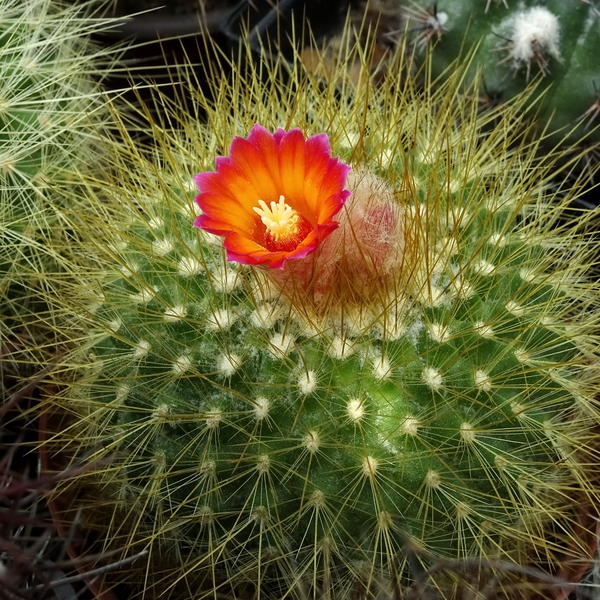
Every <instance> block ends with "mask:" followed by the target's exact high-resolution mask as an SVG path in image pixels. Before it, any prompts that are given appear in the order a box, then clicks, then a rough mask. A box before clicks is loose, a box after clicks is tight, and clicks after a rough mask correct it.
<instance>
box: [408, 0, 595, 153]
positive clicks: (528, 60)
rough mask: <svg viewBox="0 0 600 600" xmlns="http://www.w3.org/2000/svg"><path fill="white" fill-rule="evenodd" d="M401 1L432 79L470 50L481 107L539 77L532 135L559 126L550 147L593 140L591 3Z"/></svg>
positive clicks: (531, 107) (560, 0)
mask: <svg viewBox="0 0 600 600" xmlns="http://www.w3.org/2000/svg"><path fill="white" fill-rule="evenodd" d="M403 4H404V7H405V14H406V16H407V17H408V26H407V28H408V32H409V35H410V37H411V38H412V39H413V41H414V42H416V43H417V45H418V46H419V47H421V48H423V47H425V46H432V56H433V68H434V72H435V73H436V74H441V73H442V72H443V71H444V70H445V69H447V68H448V67H449V66H450V65H451V64H452V63H453V61H455V60H457V58H458V57H459V56H462V57H465V56H466V54H467V53H468V51H469V50H472V49H475V51H474V54H473V56H472V57H471V58H472V63H471V69H470V75H469V76H468V77H473V75H474V73H475V72H476V71H477V70H478V69H481V70H482V73H483V85H484V87H483V89H482V90H481V91H480V99H481V101H482V102H483V103H484V104H486V105H489V104H490V103H494V102H498V101H505V100H507V99H510V98H513V97H515V96H516V95H518V94H519V93H520V92H521V91H522V90H523V89H524V88H525V87H526V86H527V84H528V83H531V82H532V81H533V80H534V79H536V78H538V77H539V78H540V79H541V81H540V84H539V86H538V87H537V91H536V93H535V94H534V95H532V96H531V98H530V103H529V106H528V108H529V112H530V113H531V114H534V115H535V116H536V118H538V119H539V128H540V130H542V131H545V132H546V133H548V132H549V131H554V130H556V129H560V133H559V134H558V135H555V136H554V137H553V138H552V139H553V141H554V142H556V141H557V140H558V139H561V138H563V137H564V136H566V139H567V140H568V142H569V143H570V144H576V143H581V144H583V143H585V144H590V143H596V142H598V141H599V140H600V129H598V128H596V126H597V125H599V124H600V121H599V120H598V116H599V115H600V62H599V61H598V57H597V53H598V48H599V47H600V11H599V9H598V6H597V5H596V4H595V3H594V2H593V1H592V2H587V1H584V0H547V1H543V2H540V1H538V0H526V1H519V2H517V1H516V0H514V1H510V0H506V1H496V0H494V1H492V0H487V2H486V0H470V1H466V2H464V1H462V0H439V1H438V2H429V1H426V0H417V1H416V2H415V1H411V2H404V3H403ZM567 134H568V136H567Z"/></svg>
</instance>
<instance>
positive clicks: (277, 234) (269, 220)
mask: <svg viewBox="0 0 600 600" xmlns="http://www.w3.org/2000/svg"><path fill="white" fill-rule="evenodd" d="M258 204H259V206H260V208H259V206H255V207H253V208H252V210H253V211H254V212H255V213H256V214H257V215H258V216H259V217H260V220H261V221H262V222H263V224H264V225H265V227H266V228H267V233H268V234H270V235H271V237H272V238H273V240H274V241H275V242H283V241H286V240H288V239H289V238H291V237H294V236H296V234H297V233H298V231H299V221H300V215H299V214H298V213H297V212H296V211H295V210H294V209H293V208H292V207H291V206H289V205H288V204H286V202H285V198H284V197H283V196H279V202H271V206H270V207H269V206H267V203H266V202H265V201H264V200H259V201H258Z"/></svg>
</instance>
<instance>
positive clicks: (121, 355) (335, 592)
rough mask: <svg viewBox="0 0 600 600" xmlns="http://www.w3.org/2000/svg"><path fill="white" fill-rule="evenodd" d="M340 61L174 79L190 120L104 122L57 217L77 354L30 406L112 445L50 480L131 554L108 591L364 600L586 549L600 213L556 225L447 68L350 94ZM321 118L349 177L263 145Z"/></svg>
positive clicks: (65, 317) (61, 443)
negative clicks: (456, 570) (321, 71)
mask: <svg viewBox="0 0 600 600" xmlns="http://www.w3.org/2000/svg"><path fill="white" fill-rule="evenodd" d="M355 52H356V53H357V54H359V55H361V56H363V55H364V49H363V48H360V47H359V48H355ZM353 58H354V56H348V55H346V56H345V57H344V58H343V59H341V60H340V62H339V65H338V68H337V71H335V73H334V74H332V75H331V79H330V80H328V81H322V80H320V79H318V78H316V77H313V76H311V75H310V74H306V73H305V72H304V71H303V69H302V67H301V65H300V64H294V65H292V66H291V67H290V70H289V71H288V73H287V75H288V77H287V82H286V83H285V84H284V83H281V80H280V79H279V78H278V77H276V76H275V75H277V74H278V72H277V69H278V67H277V66H273V65H269V64H268V63H265V64H263V65H262V68H264V69H267V70H269V69H270V74H271V77H269V78H268V81H269V82H270V83H268V84H265V83H264V81H265V79H264V77H263V76H262V74H261V73H260V72H258V71H255V70H254V69H253V67H252V65H244V66H243V68H239V66H238V68H237V69H234V72H233V76H232V80H231V81H229V82H227V83H225V82H223V81H220V82H219V83H218V84H217V85H216V86H215V89H214V90H213V94H214V97H213V99H212V100H208V99H207V98H206V97H205V96H203V95H202V94H201V93H197V96H196V100H197V103H198V106H199V107H200V109H201V110H202V111H205V114H206V120H205V121H200V120H196V119H193V118H189V117H187V116H185V115H184V114H182V113H180V112H179V111H178V109H177V107H174V106H173V105H172V104H171V103H170V102H169V101H168V100H167V99H164V100H163V105H162V107H163V110H164V111H165V112H166V119H165V122H167V121H169V120H171V121H172V122H175V121H178V122H179V127H178V129H177V130H170V129H169V128H167V127H165V125H164V123H156V124H154V125H153V126H152V127H151V130H150V131H148V132H147V133H148V134H150V136H152V138H153V141H154V144H155V145H154V146H153V147H151V148H149V149H145V150H144V149H140V148H139V146H138V144H137V143H136V142H135V141H134V140H133V139H131V138H129V137H127V135H126V134H124V138H123V139H120V140H119V141H118V142H111V141H110V140H107V155H108V156H109V158H110V160H111V161H112V164H111V168H110V170H107V172H106V174H104V175H103V176H102V177H100V178H99V179H98V180H96V181H94V180H88V181H87V182H86V184H87V189H88V191H87V192H86V193H85V194H84V199H85V202H83V203H82V202H78V204H77V209H76V210H73V212H72V214H70V215H65V218H68V220H69V222H70V224H71V227H72V229H73V231H74V232H76V235H73V236H71V237H70V238H69V239H68V243H66V242H65V244H64V248H63V251H64V252H65V254H67V255H68V256H70V257H71V259H72V260H70V261H69V264H75V263H77V262H79V264H80V267H79V268H71V271H70V273H68V274H67V275H65V276H64V277H62V278H60V279H58V278H57V279H56V280H55V281H52V280H50V279H48V280H47V282H46V284H47V287H48V290H49V294H48V301H49V302H51V304H52V306H53V307H54V310H55V313H54V314H53V320H52V323H50V322H49V323H48V325H49V326H51V325H52V324H53V323H57V324H58V326H59V328H60V330H61V332H63V334H65V333H69V337H70V339H71V347H72V351H71V352H70V353H69V355H68V356H67V357H66V358H64V359H63V360H61V362H60V365H59V367H58V368H57V375H56V378H55V381H56V382H57V383H59V384H60V386H59V387H58V388H57V391H56V393H55V394H54V395H53V396H52V397H51V398H48V400H47V408H48V410H49V411H50V412H52V413H54V414H55V415H56V416H60V415H63V416H64V419H65V420H64V422H63V425H62V426H61V427H60V428H58V429H57V431H56V433H55V436H54V439H55V440H56V442H57V444H58V447H59V448H60V451H61V452H70V453H72V455H73V456H74V457H80V456H81V455H82V454H86V456H88V457H89V458H90V459H98V458H103V459H109V458H110V460H109V461H108V462H104V463H103V464H104V467H103V468H101V469H100V470H99V471H98V472H97V473H95V475H94V478H93V480H92V478H90V477H82V478H79V479H78V480H77V481H75V482H71V483H70V485H69V488H68V489H69V490H70V491H69V493H73V490H77V489H79V490H81V494H82V495H81V502H82V505H83V506H84V507H85V509H86V510H85V511H84V512H85V514H86V516H87V520H88V526H89V528H90V529H92V530H95V531H96V536H100V540H104V541H103V544H109V541H110V543H111V544H112V543H115V544H121V545H122V544H126V545H128V547H129V548H130V549H131V551H132V552H133V551H134V550H135V549H138V548H148V549H149V550H150V552H149V555H148V556H149V558H148V562H147V563H144V562H143V561H138V562H137V563H136V566H137V569H138V570H137V571H135V570H133V571H131V572H129V573H126V572H125V573H122V576H123V578H124V580H125V581H127V582H128V584H129V585H130V588H129V590H128V594H129V597H142V596H143V597H146V598H148V597H155V596H156V597H158V596H160V597H168V596H170V597H173V598H181V597H182V596H185V597H186V598H200V597H214V595H215V594H216V593H219V594H220V593H224V594H233V595H238V596H239V595H244V594H258V595H260V596H261V597H272V598H280V597H284V596H285V597H298V598H300V597H313V598H317V597H332V598H348V597H350V596H353V597H354V596H356V595H357V594H358V595H359V596H364V597H368V596H371V595H374V594H377V595H379V594H380V593H381V590H383V591H384V592H386V593H390V594H391V593H392V590H394V589H398V588H404V587H405V586H406V585H408V584H409V583H410V581H411V577H412V576H414V575H415V573H414V572H412V573H411V570H410V568H409V566H412V567H414V561H411V560H409V559H410V558H411V557H413V558H414V557H415V556H417V557H419V558H420V560H421V561H422V562H423V564H425V565H427V564H431V561H435V560H436V557H440V556H441V557H445V558H450V559H460V558H465V557H473V556H474V557H478V558H481V559H482V560H485V559H488V558H495V559H501V560H504V561H507V562H511V563H514V562H522V563H525V564H531V563H533V562H536V563H541V564H543V565H544V567H545V568H546V569H548V570H550V571H554V570H555V569H559V568H561V567H562V566H563V565H564V564H565V562H568V560H569V558H570V557H572V556H581V555H582V553H585V551H586V550H585V548H584V547H583V539H584V538H583V536H581V535H579V533H580V532H581V528H582V526H583V525H582V523H581V522H580V520H579V516H580V512H581V511H582V510H584V508H583V509H582V508H581V507H585V506H586V505H587V504H589V503H593V502H596V500H597V496H598V489H597V484H596V482H595V480H594V477H595V475H594V474H593V473H592V472H591V471H590V470H589V469H588V468H587V466H586V465H588V464H589V463H590V462H592V461H594V460H596V454H595V452H596V450H595V448H594V446H593V441H592V440H593V438H594V428H595V427H597V426H598V422H599V413H598V407H597V403H596V400H595V394H596V387H597V385H598V356H597V348H598V344H597V341H598V340H597V326H598V321H599V314H600V307H599V306H598V298H599V295H598V283H596V282H593V281H590V280H588V279H587V278H586V273H585V272H586V270H587V269H589V267H590V265H592V264H593V263H594V262H595V261H596V260H597V258H596V253H597V250H598V248H597V242H596V241H595V238H593V237H592V238H590V237H586V235H585V230H586V229H587V228H589V227H590V225H591V224H592V223H593V222H594V219H595V217H594V215H592V214H581V215H579V216H576V217H575V218H574V220H573V221H572V222H571V223H568V224H565V223H562V222H561V221H560V219H561V217H562V215H563V213H564V209H565V207H566V206H567V203H568V200H569V196H568V195H567V197H566V199H563V200H561V198H560V197H559V196H556V197H554V196H553V195H552V194H548V190H547V189H546V188H547V185H546V184H547V181H548V170H549V169H550V168H551V167H552V166H553V163H552V161H550V162H548V163H546V164H545V165H544V164H537V163H536V160H535V158H534V153H535V148H532V147H529V146H526V145H525V144H521V145H519V143H518V140H519V138H518V136H517V134H516V133H515V131H516V129H518V128H517V127H516V125H517V123H518V121H517V117H516V111H515V110H514V109H513V108H510V107H502V108H497V109H495V110H493V111H492V112H491V113H488V114H485V115H483V116H481V115H480V114H479V113H478V107H477V104H476V102H474V101H469V100H466V99H464V97H463V96H461V95H459V94H457V93H456V90H457V87H458V85H459V82H460V81H461V76H462V74H461V73H460V72H459V73H457V75H456V76H455V78H453V79H452V80H451V81H450V82H449V83H446V84H444V85H442V86H441V87H439V88H438V89H437V91H435V92H432V91H431V90H429V89H428V90H427V91H426V92H425V93H422V92H419V91H417V90H415V89H414V87H413V86H412V85H411V83H410V81H409V82H407V83H406V84H403V85H399V84H398V82H397V81H396V80H393V79H390V80H388V81H386V82H384V83H383V85H382V86H381V87H380V88H375V87H373V86H372V85H371V82H370V80H369V77H368V73H367V69H366V68H365V72H364V73H363V77H361V78H359V83H358V85H356V86H355V85H353V84H350V83H349V82H348V81H347V80H346V79H345V73H344V70H345V65H346V64H347V63H346V61H350V60H352V59H353ZM396 60H397V61H398V65H397V66H398V68H401V65H400V62H401V61H402V53H399V54H398V56H397V57H396ZM284 68H286V69H287V68H288V67H287V66H286V67H283V66H281V69H284ZM290 81H291V84H290ZM192 87H193V86H192ZM474 91H475V90H474ZM340 98H341V99H340ZM492 120H496V121H495V122H496V123H497V124H496V127H495V128H494V129H493V130H492V131H491V133H489V134H486V133H484V130H485V129H486V126H487V125H488V124H489V123H490V122H492ZM256 123H260V124H261V126H263V127H264V129H263V128H262V127H257V126H256V125H255V124H256ZM278 128H281V129H278ZM296 128H298V129H299V130H300V131H297V130H296ZM123 130H124V131H125V128H123ZM249 132H251V133H250V134H249V135H248V133H249ZM323 133H326V134H327V137H328V140H329V142H330V144H331V149H332V154H333V155H334V156H339V157H341V161H343V162H344V163H347V164H348V165H349V166H350V167H351V168H352V170H351V171H350V173H349V175H348V180H347V183H346V184H344V181H343V179H344V177H345V174H346V173H345V172H346V171H347V169H346V168H345V167H342V166H341V165H340V164H339V163H337V162H336V161H335V159H332V158H331V155H330V154H329V152H322V153H320V154H319V156H321V154H322V155H323V156H321V158H320V159H319V161H320V162H318V163H317V161H316V159H315V158H314V157H313V161H312V162H310V163H306V164H305V162H304V160H303V159H304V156H305V155H303V154H302V153H301V152H288V153H287V154H286V152H284V151H283V150H282V147H283V146H284V145H285V144H288V143H289V144H290V148H292V147H293V148H296V149H298V148H305V147H309V145H311V144H313V145H315V146H316V147H319V148H321V149H325V147H326V143H325V138H324V136H323ZM236 136H237V137H236ZM246 136H248V138H247V139H246ZM311 136H317V138H316V141H314V140H315V137H311ZM286 139H287V140H288V142H284V140H286ZM232 140H233V141H232ZM311 140H313V141H311ZM515 143H516V145H515ZM278 144H279V145H278ZM240 148H242V149H243V152H240ZM284 150H285V148H284ZM288 150H289V149H288ZM327 150H328V148H327ZM228 152H229V157H228V158H226V159H224V158H221V159H218V160H217V163H216V169H217V170H216V171H215V172H213V171H212V169H213V168H214V166H215V162H214V161H215V156H217V155H226V154H227V153H228ZM248 157H250V158H249V159H248ZM245 159H248V160H246V161H245V162H244V160H245ZM328 166H329V167H330V168H332V169H337V171H338V172H337V175H336V177H335V178H334V179H335V181H334V183H335V185H332V186H331V187H330V188H329V184H328V183H327V182H328V179H327V173H328V171H327V168H328ZM301 167H302V168H301ZM307 169H312V171H311V173H312V175H314V177H311V176H307V175H306V174H307V172H308V171H307ZM199 171H201V172H204V174H203V175H201V176H200V177H196V180H197V182H198V184H199V187H200V188H201V194H200V195H199V196H198V203H199V205H200V208H201V209H202V211H203V213H202V214H201V215H200V216H199V217H198V215H197V214H195V211H194V204H193V196H194V189H193V186H192V185H190V184H191V183H192V178H193V177H194V175H195V174H197V173H198V172H199ZM284 175H285V177H283V176H284ZM282 177H283V179H282ZM346 188H347V190H348V191H350V192H351V196H350V197H348V198H347V199H346V201H345V204H344V206H343V207H341V203H342V201H343V199H345V198H346V196H347V193H346V192H345V191H344V190H345V189H346ZM315 190H322V191H323V193H322V194H320V193H316V192H315ZM570 193H571V197H572V194H574V193H575V192H574V191H572V192H570ZM311 194H312V195H311ZM281 196H283V204H279V202H281ZM308 198H317V200H318V202H317V204H315V205H314V207H313V208H310V206H312V205H311V202H312V200H311V202H309V200H308ZM217 199H218V202H217V201H216V200H217ZM553 200H555V201H557V204H553V203H552V201H553ZM261 202H262V203H261ZM323 207H325V208H323ZM254 208H258V210H253V209H254ZM309 208H310V209H309ZM320 211H324V213H323V214H321V212H320ZM338 211H339V212H338ZM325 213H326V214H325ZM295 215H299V216H298V221H294V216H295ZM301 217H302V218H305V219H306V220H307V221H308V222H309V225H310V226H306V227H305V232H304V233H303V235H305V238H304V239H309V237H310V236H311V234H312V233H313V232H315V231H317V230H318V227H319V226H320V225H321V224H324V225H327V226H328V224H329V225H330V224H331V223H333V222H335V224H336V228H335V230H333V231H329V234H328V235H327V236H322V235H321V236H316V237H317V240H316V241H317V243H316V244H312V243H311V245H310V249H311V250H312V251H311V252H304V251H301V252H297V249H298V248H299V247H300V245H301V244H302V242H303V240H301V239H299V238H298V239H296V238H297V231H299V230H300V225H299V223H300V218H301ZM194 220H196V222H197V223H198V224H199V225H201V226H203V227H204V228H206V229H207V230H208V231H209V232H212V233H207V232H206V231H203V230H201V229H199V228H194V227H192V223H193V221H194ZM288 224H289V225H290V228H291V229H286V227H288ZM296 226H298V230H297V229H296ZM292 229H293V231H292ZM330 229H333V227H330ZM232 232H233V233H232ZM215 234H217V235H215ZM233 234H235V235H236V236H237V237H234V235H233ZM287 234H290V235H287ZM219 236H224V237H225V241H224V243H225V249H226V251H227V253H228V254H226V253H225V251H224V249H223V247H222V242H223V240H222V239H221V238H220V237H219ZM269 236H272V237H273V239H270V238H269ZM278 236H279V237H278ZM292 238H293V239H292ZM282 240H283V241H282ZM281 244H283V246H284V247H281ZM228 257H229V258H234V259H236V260H239V261H241V262H242V263H246V264H241V265H240V264H238V263H236V262H230V261H228V260H227V258H228ZM249 257H254V258H256V257H258V260H249ZM273 258H275V259H276V260H273V261H271V259H273ZM263 259H264V260H263ZM282 259H283V260H282ZM255 263H259V264H255ZM279 267H282V268H279ZM574 498H576V499H577V506H574V503H573V499H574ZM494 581H497V582H499V583H498V586H499V587H500V588H501V589H503V588H504V584H505V581H504V580H503V578H502V576H501V575H500V574H497V575H496V579H494ZM434 585H435V586H436V587H437V588H438V589H439V590H440V592H441V593H442V594H443V595H445V596H446V597H455V593H456V589H455V585H458V584H455V583H453V582H452V578H451V577H449V576H448V577H444V576H441V575H439V574H438V575H437V576H436V577H435V578H434ZM521 589H523V590H526V589H527V587H526V586H522V588H521ZM253 590H254V591H253ZM499 593H500V592H499ZM523 593H525V592H523Z"/></svg>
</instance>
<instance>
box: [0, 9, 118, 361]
mask: <svg viewBox="0 0 600 600" xmlns="http://www.w3.org/2000/svg"><path fill="white" fill-rule="evenodd" d="M100 7H101V3H94V6H92V4H90V3H82V4H80V5H78V6H72V5H71V6H69V5H67V4H64V3H61V2H59V1H54V0H1V1H0V130H1V133H0V315H2V318H3V327H2V329H0V346H1V347H2V355H3V358H4V359H5V361H4V365H5V368H6V369H7V370H8V364H9V362H11V361H9V360H7V356H8V355H9V354H11V355H12V357H13V358H15V360H16V361H18V362H20V363H22V365H23V364H24V363H25V362H26V361H27V359H26V358H25V357H23V356H21V357H20V358H17V353H18V351H20V348H21V347H22V345H21V342H20V339H21V338H25V339H27V343H28V344H29V345H30V347H31V338H34V337H37V338H38V340H39V342H40V345H43V342H42V340H41V337H39V336H40V331H39V330H37V331H34V330H32V329H29V330H27V331H26V329H27V327H28V326H27V323H28V322H29V321H32V320H37V318H38V317H37V316H36V313H39V312H41V311H43V310H44V308H43V306H42V305H41V304H40V303H39V294H36V292H35V288H37V287H38V285H39V282H40V278H41V275H40V273H41V272H43V271H44V270H46V269H51V270H56V269H57V268H59V264H60V257H58V256H57V255H56V253H53V250H52V246H51V245H48V244H46V243H45V242H47V241H48V240H47V239H46V240H44V243H43V242H42V241H41V238H40V236H39V230H40V229H42V228H43V229H47V230H48V231H54V233H55V234H56V236H57V237H59V234H58V232H59V230H60V228H61V221H60V217H59V216H58V215H57V213H56V212H55V211H54V210H53V208H52V206H51V205H53V204H57V203H60V199H59V194H58V193H57V189H59V188H64V187H66V186H70V185H73V184H74V182H76V181H77V172H78V171H79V170H81V169H82V168H83V166H84V165H86V164H89V163H93V162H95V158H94V152H93V144H92V143H91V141H92V140H93V138H94V133H93V128H94V127H96V126H98V124H99V123H101V121H102V120H103V119H104V118H105V116H106V115H105V114H104V115H101V114H100V112H99V107H100V105H101V103H100V100H99V92H98V85H97V84H98V81H99V80H100V77H101V73H102V70H103V68H105V67H106V66H107V64H109V63H111V62H114V57H115V50H114V49H112V50H98V49H97V48H95V47H94V46H93V45H92V44H91V43H90V40H89V36H90V34H91V33H92V32H99V31H102V30H103V29H106V28H107V27H109V26H110V22H109V21H107V20H103V19H101V18H99V16H98V15H97V13H96V12H95V11H99V10H100ZM113 24H114V23H113ZM84 122H85V127H84V125H83V123H84ZM44 265H45V266H44ZM50 265H51V266H50ZM45 329H47V328H45ZM14 351H15V352H14Z"/></svg>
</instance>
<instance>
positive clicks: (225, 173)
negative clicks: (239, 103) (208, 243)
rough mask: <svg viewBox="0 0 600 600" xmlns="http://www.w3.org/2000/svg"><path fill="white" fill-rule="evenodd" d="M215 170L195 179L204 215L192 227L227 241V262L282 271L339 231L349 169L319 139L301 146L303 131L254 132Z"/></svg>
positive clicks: (257, 127)
mask: <svg viewBox="0 0 600 600" xmlns="http://www.w3.org/2000/svg"><path fill="white" fill-rule="evenodd" d="M215 163H216V168H217V170H216V172H207V173H200V174H199V175H196V176H195V177H194V180H195V181H196V184H197V186H198V189H199V190H200V194H198V196H196V202H197V203H198V206H200V209H201V210H202V213H203V214H201V215H200V216H199V217H198V218H197V219H196V221H195V222H194V225H195V226H196V227H200V228H202V229H204V230H205V231H208V232H210V233H214V234H216V235H221V236H224V237H225V240H224V242H223V246H224V247H225V249H226V250H227V258H228V260H234V261H238V262H241V263H244V264H249V265H259V264H264V265H267V266H268V267H270V268H272V269H282V268H283V266H284V263H285V261H286V260H288V259H292V258H304V257H305V256H307V255H308V254H310V253H311V252H313V251H314V250H315V249H316V248H317V247H318V245H319V244H320V243H321V242H322V241H323V239H325V238H326V237H327V236H328V235H329V234H330V233H331V232H332V231H333V230H334V229H336V228H337V227H338V225H339V223H338V222H337V221H334V220H333V217H334V216H335V215H336V214H337V213H338V212H339V211H340V209H341V208H342V206H343V205H344V202H345V201H346V198H347V197H348V196H349V195H350V192H349V191H348V190H344V189H343V188H344V184H345V182H346V177H347V175H348V171H349V170H350V167H349V166H347V165H345V164H343V163H340V162H339V161H338V159H337V158H332V157H331V149H330V147H329V141H328V139H327V135H326V134H324V133H321V134H318V135H314V136H312V137H310V138H308V139H307V140H305V139H304V136H303V135H302V132H301V131H300V129H292V130H290V131H287V132H286V131H284V130H283V129H278V130H277V131H276V132H275V134H274V135H271V134H270V133H269V132H268V131H267V130H266V129H265V128H264V127H261V126H260V125H258V124H256V125H254V127H253V128H252V131H250V133H249V135H248V137H247V138H241V137H235V138H234V139H233V142H231V147H230V149H229V156H228V157H221V156H220V157H217V159H216V161H215Z"/></svg>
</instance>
